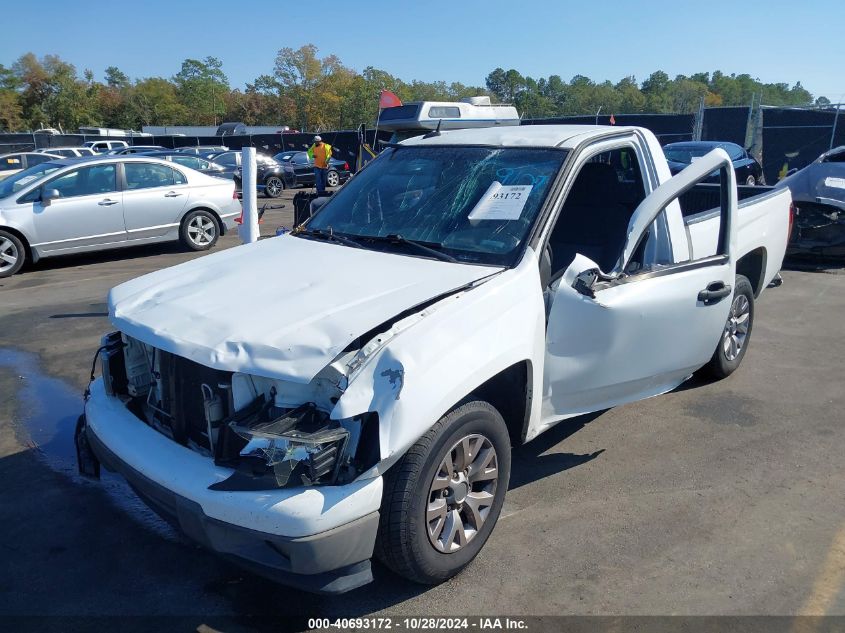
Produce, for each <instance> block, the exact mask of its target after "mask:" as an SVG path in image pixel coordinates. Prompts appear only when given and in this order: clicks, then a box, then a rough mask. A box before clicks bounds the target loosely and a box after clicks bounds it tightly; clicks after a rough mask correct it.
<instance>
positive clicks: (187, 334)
mask: <svg viewBox="0 0 845 633" xmlns="http://www.w3.org/2000/svg"><path fill="white" fill-rule="evenodd" d="M497 270H498V269H495V268H491V267H488V266H473V265H468V264H454V263H450V262H441V261H437V260H432V259H425V258H420V257H410V256H405V255H396V254H392V253H380V252H375V251H369V250H364V249H356V248H350V247H347V246H342V245H338V244H332V243H327V242H317V241H314V240H308V239H302V238H298V237H293V236H289V235H285V236H282V237H276V238H272V239H267V240H262V241H260V242H257V243H255V244H251V245H248V246H240V247H237V248H232V249H228V250H226V251H222V252H219V253H215V254H213V255H207V256H205V257H201V258H199V259H195V260H193V261H190V262H187V263H185V264H181V265H178V266H174V267H172V268H167V269H164V270H160V271H157V272H154V273H151V274H148V275H144V276H143V277H139V278H137V279H133V280H132V281H128V282H126V283H124V284H121V285H120V286H117V287H116V288H114V289H112V291H111V292H110V293H109V313H110V317H111V321H112V323H114V325H115V326H116V327H117V328H118V329H120V330H121V331H122V332H125V333H126V334H128V335H129V336H132V337H135V338H137V339H139V340H141V341H143V342H145V343H147V344H149V345H153V346H155V347H157V348H159V349H162V350H165V351H168V352H171V353H173V354H176V355H179V356H183V357H185V358H189V359H191V360H193V361H195V362H197V363H200V364H202V365H205V366H207V367H213V368H215V369H222V370H227V371H240V372H245V373H250V374H256V375H260V376H266V377H270V378H282V379H288V380H293V381H297V382H305V383H307V382H309V381H310V380H311V379H312V378H313V377H314V376H315V375H316V374H317V373H318V372H319V371H320V370H321V369H323V367H325V366H326V365H328V364H329V363H330V362H331V361H332V360H333V359H334V358H335V357H336V356H337V355H338V354H339V353H340V352H341V351H343V349H344V348H346V347H347V346H348V345H349V344H350V343H351V342H352V341H354V340H355V339H356V338H358V337H359V336H361V335H363V334H365V333H366V332H368V331H369V330H371V329H372V328H374V327H377V326H378V325H380V324H381V323H383V322H384V321H387V320H388V319H390V318H392V317H394V316H396V315H397V314H399V313H400V312H403V311H404V310H407V309H409V308H412V307H414V306H415V305H418V304H420V303H422V302H424V301H427V300H429V299H432V298H434V297H436V296H438V295H441V294H443V293H448V292H450V291H452V290H455V289H457V288H460V287H462V286H465V285H466V284H468V283H470V282H472V281H475V280H478V279H481V278H483V277H487V276H489V275H491V274H493V273H495V272H497Z"/></svg>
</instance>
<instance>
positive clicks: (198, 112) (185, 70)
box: [173, 57, 229, 125]
mask: <svg viewBox="0 0 845 633" xmlns="http://www.w3.org/2000/svg"><path fill="white" fill-rule="evenodd" d="M173 83H175V84H176V91H177V94H178V96H179V101H180V102H181V103H182V105H183V106H185V108H186V109H187V112H188V114H189V116H190V121H186V123H193V124H194V125H197V124H199V125H217V124H218V123H219V122H221V121H220V119H221V118H222V116H223V114H224V113H225V111H226V105H225V98H226V95H227V94H228V92H229V80H228V79H227V78H226V74H225V73H224V72H223V63H222V62H221V61H220V60H219V59H217V58H216V57H206V58H205V59H203V60H198V59H186V60H185V61H183V62H182V68H181V69H180V70H179V72H178V73H176V75H174V77H173Z"/></svg>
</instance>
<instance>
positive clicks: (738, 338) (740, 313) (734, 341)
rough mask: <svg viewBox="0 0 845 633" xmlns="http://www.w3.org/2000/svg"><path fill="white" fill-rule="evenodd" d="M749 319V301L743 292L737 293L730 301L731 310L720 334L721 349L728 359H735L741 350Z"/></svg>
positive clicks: (746, 335) (746, 334)
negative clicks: (722, 332)
mask: <svg viewBox="0 0 845 633" xmlns="http://www.w3.org/2000/svg"><path fill="white" fill-rule="evenodd" d="M750 321H751V303H750V302H749V301H748V297H746V296H745V295H744V294H741V295H737V296H736V297H734V300H733V303H731V312H730V314H729V315H728V322H727V323H726V324H725V332H724V334H723V336H722V351H723V352H724V354H725V358H727V359H728V360H731V361H732V360H735V359H736V357H737V356H739V354H740V352H741V351H742V347H743V345H745V339H746V338H747V337H748V326H749V324H750Z"/></svg>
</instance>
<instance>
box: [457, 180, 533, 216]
mask: <svg viewBox="0 0 845 633" xmlns="http://www.w3.org/2000/svg"><path fill="white" fill-rule="evenodd" d="M532 187H533V185H503V184H502V183H500V182H499V181H498V180H494V181H493V182H492V183H491V184H490V186H489V187H488V188H487V191H485V192H484V195H483V196H481V200H479V201H478V204H476V205H475V207H473V209H472V211H470V214H469V216H467V218H468V219H469V220H518V219H519V216H520V215H522V210H523V209H524V208H525V203H526V202H528V196H529V195H530V194H531V189H532Z"/></svg>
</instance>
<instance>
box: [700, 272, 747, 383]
mask: <svg viewBox="0 0 845 633" xmlns="http://www.w3.org/2000/svg"><path fill="white" fill-rule="evenodd" d="M753 326H754V289H753V288H752V287H751V282H750V281H748V278H747V277H745V276H744V275H737V276H736V283H735V287H734V295H733V299H732V300H731V309H730V312H729V313H728V320H727V321H726V322H725V329H724V330H722V337H721V338H720V339H719V345H718V346H717V347H716V351H715V352H713V358H711V359H710V362H709V363H708V364H707V365H706V370H707V373H709V374H710V375H711V376H713V377H714V378H726V377H728V376H730V375H731V374H732V373H733V372H735V371H736V369H737V368H738V367H739V364H740V363H741V362H742V359H743V358H744V357H745V352H746V350H747V349H748V344H749V343H750V342H751V329H752V327H753Z"/></svg>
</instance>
